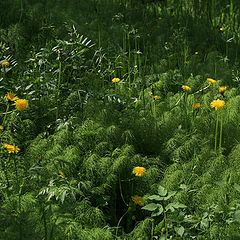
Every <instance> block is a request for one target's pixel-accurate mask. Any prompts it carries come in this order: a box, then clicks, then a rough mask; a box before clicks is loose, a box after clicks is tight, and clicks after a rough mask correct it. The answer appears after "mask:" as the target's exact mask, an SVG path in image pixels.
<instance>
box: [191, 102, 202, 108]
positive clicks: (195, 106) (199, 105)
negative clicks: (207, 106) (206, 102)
mask: <svg viewBox="0 0 240 240" xmlns="http://www.w3.org/2000/svg"><path fill="white" fill-rule="evenodd" d="M201 106H202V105H201V104H200V103H193V104H192V108H193V109H199V108H201Z"/></svg>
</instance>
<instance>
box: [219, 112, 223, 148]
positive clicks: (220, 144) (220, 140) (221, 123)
mask: <svg viewBox="0 0 240 240" xmlns="http://www.w3.org/2000/svg"><path fill="white" fill-rule="evenodd" d="M222 129H223V118H222V114H221V119H220V133H219V151H221V147H222Z"/></svg>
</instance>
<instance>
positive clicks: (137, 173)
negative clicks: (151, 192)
mask: <svg viewBox="0 0 240 240" xmlns="http://www.w3.org/2000/svg"><path fill="white" fill-rule="evenodd" d="M145 172H146V169H145V168H144V167H134V168H133V171H132V173H133V174H135V176H137V177H141V176H143V175H144V173H145Z"/></svg>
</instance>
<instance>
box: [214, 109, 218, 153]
mask: <svg viewBox="0 0 240 240" xmlns="http://www.w3.org/2000/svg"><path fill="white" fill-rule="evenodd" d="M218 115H219V113H218V111H217V120H216V129H215V146H214V150H215V152H216V151H217V137H218Z"/></svg>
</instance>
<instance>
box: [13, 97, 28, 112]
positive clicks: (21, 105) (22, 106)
mask: <svg viewBox="0 0 240 240" xmlns="http://www.w3.org/2000/svg"><path fill="white" fill-rule="evenodd" d="M15 103H16V104H15V106H16V109H17V110H19V111H24V110H26V109H27V108H28V100H26V99H17V100H16V102H15Z"/></svg>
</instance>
